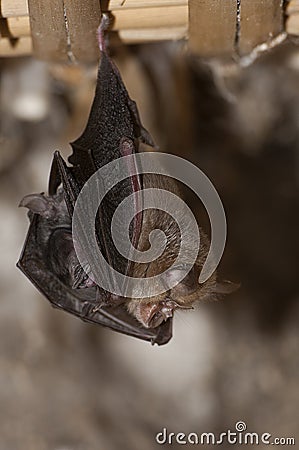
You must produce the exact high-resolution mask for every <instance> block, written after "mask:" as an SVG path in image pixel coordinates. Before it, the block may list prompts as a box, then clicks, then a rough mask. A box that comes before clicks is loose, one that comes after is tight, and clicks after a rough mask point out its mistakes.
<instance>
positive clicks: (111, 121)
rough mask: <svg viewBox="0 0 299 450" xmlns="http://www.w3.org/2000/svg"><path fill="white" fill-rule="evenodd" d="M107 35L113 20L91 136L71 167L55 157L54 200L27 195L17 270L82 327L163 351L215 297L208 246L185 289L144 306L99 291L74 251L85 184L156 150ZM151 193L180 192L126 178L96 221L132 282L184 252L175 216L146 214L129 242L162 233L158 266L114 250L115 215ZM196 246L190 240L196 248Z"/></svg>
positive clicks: (140, 245)
mask: <svg viewBox="0 0 299 450" xmlns="http://www.w3.org/2000/svg"><path fill="white" fill-rule="evenodd" d="M106 27H107V17H106V16H103V19H102V22H101V25H100V28H99V30H100V31H99V45H100V53H101V58H100V65H99V71H98V78H97V86H96V92H95V98H94V101H93V105H92V108H91V112H90V116H89V119H88V123H87V126H86V128H85V131H84V132H83V134H82V136H81V137H79V138H78V139H77V140H76V141H75V142H73V143H72V144H71V145H72V148H73V153H72V155H71V156H70V157H69V162H70V163H71V166H67V165H66V163H65V162H64V160H63V159H62V157H61V156H60V154H59V152H56V153H55V154H54V158H53V163H52V168H51V173H50V179H49V194H48V195H45V194H31V195H27V196H26V197H24V198H23V200H22V201H21V203H20V206H24V207H27V208H28V209H29V218H30V227H29V231H28V235H27V239H26V242H25V245H24V249H23V252H22V255H21V257H20V260H19V262H18V264H17V265H18V267H19V268H20V269H21V270H22V271H23V272H24V274H25V275H26V276H27V277H28V278H29V279H30V280H31V281H32V283H33V284H34V285H35V286H36V287H37V288H38V289H39V290H40V291H41V292H42V293H43V294H44V295H45V296H46V297H47V299H48V300H49V301H50V302H51V304H52V305H53V306H55V307H58V308H61V309H64V310H66V311H68V312H70V313H72V314H74V315H76V316H79V317H80V318H81V319H83V320H86V321H89V322H94V323H97V324H101V325H104V326H106V327H109V328H112V329H113V330H115V331H118V332H120V333H125V334H128V335H131V336H134V337H138V338H140V339H143V340H148V341H151V342H152V343H157V344H159V345H162V344H165V343H167V342H168V341H169V340H170V339H171V336H172V317H173V313H174V311H175V310H176V309H178V308H182V309H189V308H191V307H192V304H193V302H194V301H195V300H199V299H202V298H205V297H207V296H209V295H211V293H212V292H216V291H217V289H216V281H215V275H214V276H212V277H211V278H210V279H209V280H208V281H207V282H206V283H204V284H203V285H199V283H198V275H199V272H200V269H201V267H202V265H203V262H204V260H205V257H206V255H207V251H208V242H207V240H206V238H204V239H203V242H202V244H201V251H200V253H199V256H198V259H197V261H196V264H195V265H194V267H193V268H192V270H191V271H190V272H189V274H188V275H187V276H186V277H185V279H184V280H183V281H182V282H181V283H179V284H178V285H177V286H175V288H173V289H171V290H168V291H166V292H165V293H164V294H161V295H158V296H154V297H147V298H142V299H135V298H134V299H128V298H126V297H120V296H116V295H114V294H111V293H109V292H107V291H105V290H104V289H103V288H101V287H100V286H98V285H97V284H96V283H95V282H94V281H93V280H92V279H91V278H90V277H89V276H88V273H85V272H84V270H83V269H82V267H81V265H80V264H79V261H78V259H77V255H76V252H75V249H74V243H73V237H72V217H73V212H74V208H75V204H76V200H77V198H78V195H79V193H80V191H81V189H82V187H83V186H84V184H85V183H86V182H87V180H89V179H90V177H91V176H92V175H93V174H94V173H95V172H96V171H97V170H98V169H100V168H101V167H103V166H104V165H106V164H107V163H109V162H110V161H112V160H115V159H116V158H120V157H121V156H125V155H132V154H133V155H134V154H135V153H136V152H138V148H139V141H142V142H144V143H146V144H148V145H150V146H154V144H153V141H152V139H151V137H150V135H149V133H148V132H147V131H146V130H145V129H144V127H143V126H142V124H141V122H140V119H139V114H138V111H137V107H136V104H135V102H133V101H132V100H131V99H130V97H129V95H128V93H127V90H126V88H125V86H124V84H123V82H122V79H121V76H120V74H119V72H118V69H117V68H116V66H115V65H114V64H113V62H112V61H111V60H110V58H109V56H108V54H107V51H106V48H105V45H104V37H103V31H104V29H105V28H106ZM128 170H129V169H128ZM152 186H154V187H159V188H161V189H166V190H169V191H171V192H174V193H176V194H178V189H177V187H176V184H175V183H174V182H173V181H172V180H171V179H170V178H168V177H166V178H165V177H161V176H153V175H148V174H146V175H143V176H140V175H132V174H130V173H128V178H126V179H125V180H123V181H121V182H120V183H118V184H117V185H116V186H115V187H113V188H112V189H111V190H110V192H109V193H108V194H107V195H106V196H105V197H104V199H103V201H102V203H101V206H100V208H99V211H98V214H97V220H96V235H97V242H98V245H99V248H100V250H101V252H102V254H103V255H104V257H105V259H106V260H107V261H108V263H109V264H111V265H112V266H113V267H114V268H115V269H116V270H117V271H119V272H121V273H123V274H125V275H128V276H133V277H141V278H142V277H149V276H152V275H154V274H156V273H159V272H161V271H163V269H164V267H166V266H167V265H169V263H171V262H172V261H173V260H174V259H175V256H176V254H177V249H178V248H179V245H180V235H179V233H178V229H177V227H176V225H175V224H174V223H172V222H171V219H170V218H169V216H168V215H167V214H164V213H163V211H158V210H146V211H144V212H143V213H138V214H136V215H135V217H134V219H133V221H132V224H131V227H130V239H131V242H132V244H133V245H134V246H135V248H137V249H138V250H141V251H142V250H145V249H146V248H147V246H148V236H149V233H150V231H151V230H153V229H156V228H159V229H162V230H164V232H165V235H166V237H167V245H166V249H165V252H164V253H163V255H162V256H161V257H160V258H158V259H157V260H156V261H153V262H152V263H148V264H140V263H132V262H130V261H128V260H127V259H126V258H124V257H123V256H122V255H120V254H119V252H118V251H117V250H116V248H115V245H114V242H113V239H112V236H111V231H110V224H111V220H112V216H113V212H114V210H115V208H116V207H117V206H118V204H119V203H120V202H121V201H122V200H123V199H124V198H126V197H127V196H128V195H131V194H134V193H136V192H137V191H140V190H142V189H145V188H147V187H152ZM192 239H193V237H192V236H190V245H192ZM180 270H181V269H180V267H178V268H176V269H174V270H173V271H172V272H171V274H170V275H169V276H170V277H174V278H176V277H177V276H178V275H179V273H180ZM165 282H166V283H167V279H166V280H165Z"/></svg>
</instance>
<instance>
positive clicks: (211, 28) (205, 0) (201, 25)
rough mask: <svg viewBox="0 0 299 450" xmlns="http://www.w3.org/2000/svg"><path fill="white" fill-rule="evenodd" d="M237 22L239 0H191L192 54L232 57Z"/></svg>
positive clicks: (190, 39)
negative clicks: (237, 1)
mask: <svg viewBox="0 0 299 450" xmlns="http://www.w3.org/2000/svg"><path fill="white" fill-rule="evenodd" d="M236 20H237V7H236V0H189V46H190V49H191V51H193V52H195V53H197V54H199V55H201V56H207V57H208V56H219V55H221V56H223V55H231V54H232V53H233V51H234V43H235V34H236Z"/></svg>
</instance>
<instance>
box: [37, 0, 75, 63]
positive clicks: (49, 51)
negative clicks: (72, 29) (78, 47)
mask: <svg viewBox="0 0 299 450" xmlns="http://www.w3.org/2000/svg"><path fill="white" fill-rule="evenodd" d="M28 7H29V17H30V27H31V35H32V43H33V51H34V54H35V55H36V56H37V58H40V59H46V60H51V61H65V62H66V61H68V45H67V32H66V27H65V20H64V9H63V2H62V1H61V0H51V1H49V0H28Z"/></svg>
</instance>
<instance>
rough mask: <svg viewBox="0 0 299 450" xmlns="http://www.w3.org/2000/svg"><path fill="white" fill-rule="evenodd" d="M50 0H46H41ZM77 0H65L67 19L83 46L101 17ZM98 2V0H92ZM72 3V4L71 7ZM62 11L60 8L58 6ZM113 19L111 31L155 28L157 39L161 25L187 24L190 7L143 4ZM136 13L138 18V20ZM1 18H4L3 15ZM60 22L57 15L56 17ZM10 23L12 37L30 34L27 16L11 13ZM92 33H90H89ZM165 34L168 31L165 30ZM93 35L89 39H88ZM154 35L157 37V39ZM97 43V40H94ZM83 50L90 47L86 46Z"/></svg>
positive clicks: (116, 13) (115, 13) (75, 40)
mask: <svg viewBox="0 0 299 450" xmlns="http://www.w3.org/2000/svg"><path fill="white" fill-rule="evenodd" d="M42 1H47V0H42ZM73 1H74V0H65V2H64V4H65V8H66V15H67V19H68V26H69V31H70V36H69V38H70V40H71V45H72V44H73V45H74V46H75V47H76V46H81V45H82V43H83V42H84V41H86V40H88V41H89V42H90V40H91V39H93V40H94V39H95V35H96V34H95V33H94V31H95V29H96V27H97V25H98V23H99V21H100V17H98V14H90V13H91V10H92V9H91V8H88V9H87V11H84V8H85V4H84V3H83V7H82V6H81V7H80V9H81V11H80V13H78V11H79V6H78V8H76V9H74V8H73V7H72V5H71V4H72V3H73ZM93 1H94V2H95V3H97V0H93ZM69 6H71V7H69ZM58 11H59V13H61V10H58ZM112 14H113V18H114V20H113V23H112V26H111V30H112V31H123V30H138V29H140V33H141V34H142V31H143V30H144V29H147V28H149V29H151V30H154V29H156V33H157V39H158V37H159V35H160V28H164V30H165V29H166V28H169V30H170V32H169V35H171V30H172V28H181V27H185V28H187V23H188V7H187V6H184V5H183V6H173V7H168V8H166V7H161V8H144V9H140V10H139V9H138V10H137V9H127V10H117V11H113V12H112ZM136 17H138V19H137V20H136ZM0 20H1V19H0ZM54 20H55V21H56V23H57V20H59V19H57V17H56V16H55V17H54ZM58 23H59V25H60V26H61V27H62V28H64V27H65V24H64V22H63V23H62V22H61V20H60V21H59V22H58ZM7 25H8V28H9V31H10V33H11V34H12V36H13V37H21V36H29V35H30V34H31V29H30V20H29V17H28V16H23V17H10V18H8V19H7ZM38 28H39V29H38V33H40V32H41V31H42V30H40V28H43V29H44V26H43V25H39V27H38ZM91 33H93V34H92V36H90V34H91ZM164 35H165V32H164ZM89 39H90V40H89ZM157 39H155V40H157ZM94 44H95V43H94ZM84 51H87V49H85V50H84Z"/></svg>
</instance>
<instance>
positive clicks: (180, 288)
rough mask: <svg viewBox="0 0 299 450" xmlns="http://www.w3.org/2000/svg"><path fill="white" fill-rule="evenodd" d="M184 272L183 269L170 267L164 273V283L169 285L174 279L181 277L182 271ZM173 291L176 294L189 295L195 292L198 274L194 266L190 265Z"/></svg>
mask: <svg viewBox="0 0 299 450" xmlns="http://www.w3.org/2000/svg"><path fill="white" fill-rule="evenodd" d="M183 272H185V271H184V270H183V269H180V268H174V269H171V270H170V271H169V272H167V273H166V275H165V283H166V285H167V286H170V285H171V284H173V282H175V281H176V280H179V279H180V278H181V277H182V273H183ZM173 289H174V290H175V293H176V294H177V295H189V294H192V292H195V291H196V289H198V274H197V271H196V268H195V266H193V267H192V269H191V270H190V272H189V273H188V274H187V275H186V276H185V278H184V279H183V280H182V281H181V282H180V283H178V284H177V285H176V286H175V287H174V288H173Z"/></svg>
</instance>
